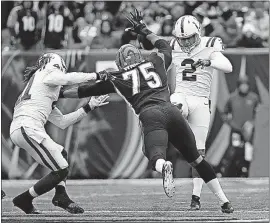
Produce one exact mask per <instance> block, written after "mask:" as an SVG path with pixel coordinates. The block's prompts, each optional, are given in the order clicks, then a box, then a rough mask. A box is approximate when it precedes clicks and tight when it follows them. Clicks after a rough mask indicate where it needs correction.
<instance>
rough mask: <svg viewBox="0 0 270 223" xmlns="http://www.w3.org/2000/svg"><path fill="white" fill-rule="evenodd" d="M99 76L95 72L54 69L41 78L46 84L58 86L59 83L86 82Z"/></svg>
mask: <svg viewBox="0 0 270 223" xmlns="http://www.w3.org/2000/svg"><path fill="white" fill-rule="evenodd" d="M99 79H100V77H99V75H98V74H97V73H95V72H94V73H83V72H71V73H64V72H62V71H60V70H59V69H54V70H53V71H52V72H50V73H49V74H48V75H46V77H45V78H44V79H43V83H45V84H47V85H53V86H60V85H72V84H79V83H83V82H87V81H90V80H99Z"/></svg>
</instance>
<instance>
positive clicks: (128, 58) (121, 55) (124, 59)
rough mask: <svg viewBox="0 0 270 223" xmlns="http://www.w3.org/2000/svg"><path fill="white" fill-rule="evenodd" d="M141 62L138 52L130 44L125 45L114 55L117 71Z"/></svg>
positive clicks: (140, 55) (141, 58)
mask: <svg viewBox="0 0 270 223" xmlns="http://www.w3.org/2000/svg"><path fill="white" fill-rule="evenodd" d="M141 61H143V57H142V54H141V52H140V50H139V49H138V48H137V47H135V46H133V45H132V44H125V45H123V46H121V47H120V49H119V50H118V52H117V54H116V60H115V62H116V65H117V66H118V68H119V69H123V68H124V67H127V66H130V65H132V64H136V63H140V62H141Z"/></svg>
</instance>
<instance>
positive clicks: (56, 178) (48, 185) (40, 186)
mask: <svg viewBox="0 0 270 223" xmlns="http://www.w3.org/2000/svg"><path fill="white" fill-rule="evenodd" d="M67 174H68V168H65V169H61V170H58V171H53V172H51V173H49V174H48V175H46V176H45V177H43V178H41V179H40V180H39V181H38V182H37V183H36V184H35V185H34V190H35V192H36V193H37V194H38V195H42V194H45V193H47V192H48V191H50V190H52V189H53V188H55V187H56V186H57V185H58V184H59V183H60V182H61V181H63V179H65V177H66V176H67Z"/></svg>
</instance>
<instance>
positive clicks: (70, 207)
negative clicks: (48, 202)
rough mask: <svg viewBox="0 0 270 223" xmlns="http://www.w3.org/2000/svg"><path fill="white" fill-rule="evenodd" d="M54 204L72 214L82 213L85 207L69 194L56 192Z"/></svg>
mask: <svg viewBox="0 0 270 223" xmlns="http://www.w3.org/2000/svg"><path fill="white" fill-rule="evenodd" d="M52 203H53V205H54V206H57V207H60V208H63V209H64V210H66V211H68V212H69V213H71V214H82V213H83V212H84V209H83V208H81V207H80V206H79V205H78V204H76V203H75V202H74V201H72V200H71V199H70V198H69V197H68V195H67V194H55V196H54V197H53V199H52Z"/></svg>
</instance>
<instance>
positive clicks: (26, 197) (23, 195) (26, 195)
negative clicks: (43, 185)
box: [18, 188, 34, 201]
mask: <svg viewBox="0 0 270 223" xmlns="http://www.w3.org/2000/svg"><path fill="white" fill-rule="evenodd" d="M30 189H31V188H30ZM30 189H29V190H30ZM29 190H27V191H25V192H23V193H22V194H20V195H19V196H18V197H23V198H24V199H23V200H26V201H27V200H28V201H32V200H33V199H34V196H32V195H31V194H30V192H29Z"/></svg>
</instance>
